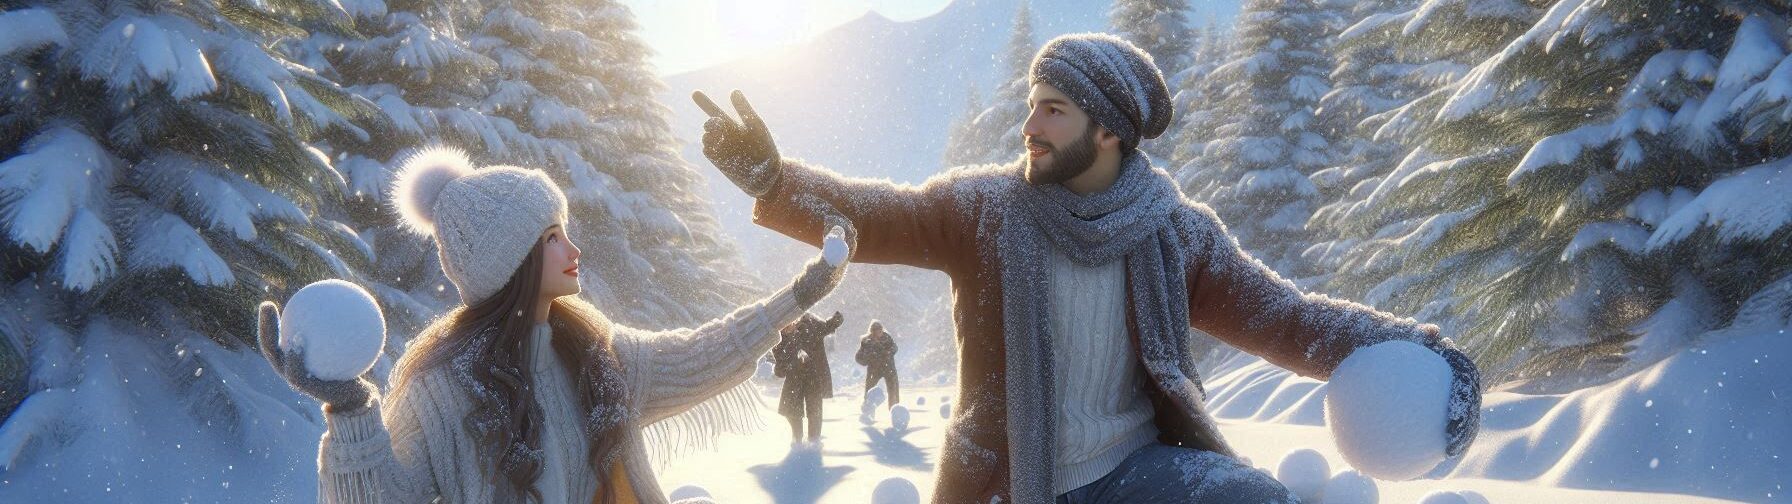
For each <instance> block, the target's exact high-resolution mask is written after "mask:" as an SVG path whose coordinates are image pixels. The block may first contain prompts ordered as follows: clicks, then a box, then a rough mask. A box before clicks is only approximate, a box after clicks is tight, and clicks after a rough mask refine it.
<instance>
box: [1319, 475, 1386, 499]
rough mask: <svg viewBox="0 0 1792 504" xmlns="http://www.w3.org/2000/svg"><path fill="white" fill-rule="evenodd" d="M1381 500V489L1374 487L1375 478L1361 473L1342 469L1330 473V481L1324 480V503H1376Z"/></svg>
mask: <svg viewBox="0 0 1792 504" xmlns="http://www.w3.org/2000/svg"><path fill="white" fill-rule="evenodd" d="M1378 502H1381V490H1379V489H1377V488H1375V480H1372V479H1369V477H1368V476H1364V475H1363V473H1359V472H1356V471H1342V472H1339V473H1338V474H1334V475H1332V479H1331V481H1327V482H1325V504H1376V503H1378Z"/></svg>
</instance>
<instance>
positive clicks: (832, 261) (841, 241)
mask: <svg viewBox="0 0 1792 504" xmlns="http://www.w3.org/2000/svg"><path fill="white" fill-rule="evenodd" d="M846 253H847V248H846V232H845V231H843V230H841V229H840V227H839V226H835V227H834V228H833V229H832V230H830V231H828V236H827V238H823V239H822V241H821V257H822V258H823V259H826V260H827V261H828V265H829V266H839V265H841V264H842V263H845V262H846Z"/></svg>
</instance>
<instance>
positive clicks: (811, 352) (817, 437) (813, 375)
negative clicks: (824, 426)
mask: <svg viewBox="0 0 1792 504" xmlns="http://www.w3.org/2000/svg"><path fill="white" fill-rule="evenodd" d="M845 321H846V319H845V318H843V317H841V315H840V312H834V316H833V317H832V318H829V319H827V320H822V319H819V318H816V317H815V316H814V315H809V314H803V317H802V318H800V319H797V321H796V322H792V323H791V324H790V325H788V326H785V327H784V330H783V340H782V341H779V342H778V346H776V347H773V348H772V355H771V359H772V371H773V372H774V373H775V374H777V375H778V376H780V377H783V378H784V391H783V393H782V394H780V395H779V397H778V414H780V415H784V418H787V419H790V438H791V440H792V441H801V440H802V439H803V437H802V436H803V415H805V414H807V415H808V416H809V442H811V443H814V442H818V441H821V401H822V400H823V399H827V398H830V397H834V375H833V373H830V372H829V371H828V352H827V346H826V344H825V341H824V340H825V339H826V338H827V336H828V335H829V334H833V333H834V331H835V330H838V329H840V324H841V323H842V322H845Z"/></svg>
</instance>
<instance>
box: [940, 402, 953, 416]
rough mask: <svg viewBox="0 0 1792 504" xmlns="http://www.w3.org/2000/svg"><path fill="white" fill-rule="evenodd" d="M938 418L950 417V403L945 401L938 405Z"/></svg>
mask: <svg viewBox="0 0 1792 504" xmlns="http://www.w3.org/2000/svg"><path fill="white" fill-rule="evenodd" d="M940 418H945V419H951V418H952V403H945V404H941V405H940Z"/></svg>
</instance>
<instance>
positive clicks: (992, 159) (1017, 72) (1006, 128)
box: [946, 0, 1039, 166]
mask: <svg viewBox="0 0 1792 504" xmlns="http://www.w3.org/2000/svg"><path fill="white" fill-rule="evenodd" d="M1038 51H1039V45H1038V42H1036V41H1034V40H1033V11H1032V7H1030V6H1029V3H1028V2H1027V1H1026V0H1021V2H1020V7H1019V9H1017V10H1016V12H1015V14H1014V33H1013V35H1011V36H1009V38H1008V45H1007V48H1006V49H1005V50H1004V51H1003V53H1002V55H1001V56H1000V58H1001V64H1002V69H1003V72H1002V78H1001V80H1000V81H998V84H997V85H996V92H995V97H994V99H993V100H991V101H990V103H989V107H988V108H985V109H983V110H982V111H980V112H978V113H977V114H976V115H975V116H973V117H972V118H971V119H970V126H969V127H968V128H967V131H968V133H967V134H965V135H963V136H960V135H957V134H954V135H953V137H956V138H948V139H947V140H946V143H947V144H950V145H958V146H962V147H963V148H964V151H962V152H963V154H959V156H960V157H957V158H956V159H947V164H950V165H954V166H956V165H964V164H976V163H1006V162H1009V161H1014V160H1016V159H1019V158H1020V155H1021V152H1022V151H1025V150H1026V146H1025V145H1024V143H1023V141H1022V139H1021V134H1020V128H1021V126H1022V125H1023V124H1024V123H1025V122H1026V120H1027V113H1028V111H1029V109H1028V107H1027V95H1028V94H1029V93H1031V91H1032V86H1031V84H1030V81H1029V79H1028V78H1027V71H1028V70H1029V69H1030V68H1031V66H1032V63H1033V55H1034V54H1035V53H1037V52H1038ZM953 152H955V151H948V154H952V153H953Z"/></svg>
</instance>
